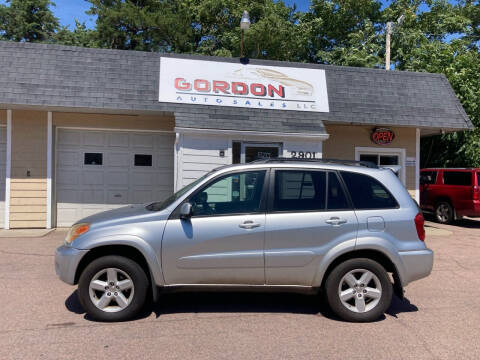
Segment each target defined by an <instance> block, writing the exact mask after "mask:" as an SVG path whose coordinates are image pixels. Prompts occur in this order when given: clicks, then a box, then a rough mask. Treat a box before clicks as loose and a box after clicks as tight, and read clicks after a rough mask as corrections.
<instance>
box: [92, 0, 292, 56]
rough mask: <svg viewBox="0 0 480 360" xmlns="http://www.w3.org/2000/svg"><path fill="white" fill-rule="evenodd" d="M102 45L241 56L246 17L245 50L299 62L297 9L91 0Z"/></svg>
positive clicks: (264, 1)
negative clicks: (244, 15) (242, 24)
mask: <svg viewBox="0 0 480 360" xmlns="http://www.w3.org/2000/svg"><path fill="white" fill-rule="evenodd" d="M89 1H90V2H91V4H92V6H91V9H90V10H89V13H90V14H92V15H96V16H97V23H96V25H97V41H98V43H99V45H100V46H102V47H109V48H115V49H131V50H146V51H168V52H188V53H199V54H204V55H218V56H239V55H240V35H241V33H240V27H239V25H240V18H241V16H242V13H243V11H244V10H248V11H249V13H250V17H251V21H252V26H251V28H250V30H249V31H248V32H247V33H246V34H245V49H246V52H247V53H248V54H249V55H251V56H253V57H257V58H267V59H279V60H291V59H296V60H301V58H300V57H299V56H298V54H299V53H298V51H297V50H298V49H299V48H300V47H299V46H298V45H299V42H298V41H297V40H296V36H297V27H296V26H295V22H296V17H295V15H296V14H295V9H294V8H291V7H287V6H285V4H284V3H283V1H274V0H184V1H174V0H89Z"/></svg>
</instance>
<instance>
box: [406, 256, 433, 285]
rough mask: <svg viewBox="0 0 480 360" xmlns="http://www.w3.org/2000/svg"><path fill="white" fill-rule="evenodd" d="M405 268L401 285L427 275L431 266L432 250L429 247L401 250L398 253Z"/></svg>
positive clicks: (430, 270)
mask: <svg viewBox="0 0 480 360" xmlns="http://www.w3.org/2000/svg"><path fill="white" fill-rule="evenodd" d="M399 254H400V257H401V259H402V262H403V266H404V269H405V273H404V276H403V278H402V280H403V281H402V282H403V285H404V286H405V285H407V284H408V283H410V282H412V281H415V280H418V279H422V278H424V277H427V276H428V275H430V273H431V272H432V268H433V251H432V250H430V249H424V250H415V251H402V252H400V253H399Z"/></svg>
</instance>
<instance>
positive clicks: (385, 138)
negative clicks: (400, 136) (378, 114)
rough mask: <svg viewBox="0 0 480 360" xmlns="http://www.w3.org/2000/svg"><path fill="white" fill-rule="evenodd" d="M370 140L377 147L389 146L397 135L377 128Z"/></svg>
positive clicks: (388, 130)
mask: <svg viewBox="0 0 480 360" xmlns="http://www.w3.org/2000/svg"><path fill="white" fill-rule="evenodd" d="M370 138H371V139H372V141H373V142H374V143H375V144H377V145H389V144H391V143H392V141H393V139H395V133H394V132H393V131H392V130H390V129H387V128H376V129H373V131H372V135H371V137H370Z"/></svg>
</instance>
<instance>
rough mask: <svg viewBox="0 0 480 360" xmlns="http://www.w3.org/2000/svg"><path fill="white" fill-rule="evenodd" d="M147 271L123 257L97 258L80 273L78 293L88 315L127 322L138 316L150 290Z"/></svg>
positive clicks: (97, 318)
mask: <svg viewBox="0 0 480 360" xmlns="http://www.w3.org/2000/svg"><path fill="white" fill-rule="evenodd" d="M148 286H149V281H148V278H147V275H146V274H145V271H144V270H143V269H142V267H141V266H140V265H139V264H138V263H136V262H135V261H133V260H131V259H128V258H126V257H122V256H113V255H112V256H104V257H100V258H98V259H95V260H93V261H92V262H91V263H90V264H88V265H87V267H86V268H85V270H83V272H82V274H81V275H80V279H79V283H78V294H79V299H80V303H81V304H82V306H83V308H84V309H85V311H86V312H87V314H88V315H89V316H90V317H91V318H92V319H94V320H99V321H125V320H129V319H131V318H133V317H134V316H135V315H137V314H138V313H139V312H140V310H141V308H142V307H143V305H144V304H145V300H146V297H147V293H148Z"/></svg>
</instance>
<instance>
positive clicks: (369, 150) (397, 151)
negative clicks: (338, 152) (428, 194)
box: [355, 146, 407, 187]
mask: <svg viewBox="0 0 480 360" xmlns="http://www.w3.org/2000/svg"><path fill="white" fill-rule="evenodd" d="M360 153H362V154H386V155H390V154H391V155H400V166H401V167H402V168H401V170H400V180H401V181H402V183H403V185H404V186H405V187H406V185H407V184H406V179H407V176H406V174H407V169H406V167H405V156H406V150H405V148H378V147H370V146H356V147H355V160H357V161H359V160H360Z"/></svg>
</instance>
